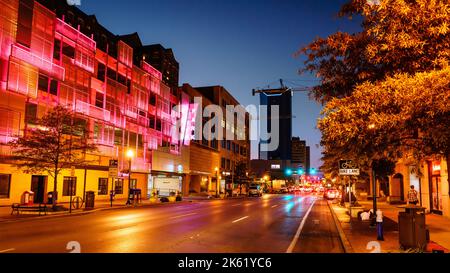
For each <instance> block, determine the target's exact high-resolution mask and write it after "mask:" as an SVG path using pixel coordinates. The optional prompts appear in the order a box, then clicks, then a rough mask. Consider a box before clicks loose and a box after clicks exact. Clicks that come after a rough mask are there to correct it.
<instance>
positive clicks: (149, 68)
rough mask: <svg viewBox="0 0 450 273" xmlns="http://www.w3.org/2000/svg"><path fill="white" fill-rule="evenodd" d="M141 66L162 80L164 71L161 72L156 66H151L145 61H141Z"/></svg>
mask: <svg viewBox="0 0 450 273" xmlns="http://www.w3.org/2000/svg"><path fill="white" fill-rule="evenodd" d="M141 68H142V69H143V70H144V71H145V72H147V73H149V74H150V75H151V76H152V77H155V78H157V79H158V80H162V73H161V72H159V71H158V70H157V69H156V68H154V67H153V66H151V65H150V64H148V63H146V62H145V61H142V62H141Z"/></svg>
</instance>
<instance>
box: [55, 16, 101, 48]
mask: <svg viewBox="0 0 450 273" xmlns="http://www.w3.org/2000/svg"><path fill="white" fill-rule="evenodd" d="M56 32H59V33H60V34H61V35H64V36H65V37H67V38H69V39H71V40H72V41H74V42H76V43H77V44H78V45H81V46H83V47H85V48H86V49H88V50H91V51H95V49H96V42H95V41H94V40H93V39H91V38H89V37H88V36H86V35H84V34H83V33H81V32H80V31H78V30H77V29H75V28H73V27H72V26H70V25H69V24H67V23H65V22H64V21H62V20H61V19H59V18H57V19H56Z"/></svg>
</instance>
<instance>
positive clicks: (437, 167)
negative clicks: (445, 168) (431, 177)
mask: <svg viewBox="0 0 450 273" xmlns="http://www.w3.org/2000/svg"><path fill="white" fill-rule="evenodd" d="M431 171H432V172H433V174H440V173H441V162H439V161H437V162H433V164H432V165H431Z"/></svg>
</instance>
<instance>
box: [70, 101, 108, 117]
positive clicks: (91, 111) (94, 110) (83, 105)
mask: <svg viewBox="0 0 450 273" xmlns="http://www.w3.org/2000/svg"><path fill="white" fill-rule="evenodd" d="M75 112H77V113H80V114H83V115H86V116H89V117H93V118H96V119H98V120H103V121H106V122H109V121H110V120H111V112H109V111H108V110H105V109H103V108H99V107H96V106H94V105H92V104H90V103H87V102H84V101H80V100H77V101H76V103H75Z"/></svg>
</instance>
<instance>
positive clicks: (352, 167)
mask: <svg viewBox="0 0 450 273" xmlns="http://www.w3.org/2000/svg"><path fill="white" fill-rule="evenodd" d="M359 173H360V171H359V166H358V164H357V163H355V162H353V160H339V175H345V176H356V175H359ZM344 185H345V183H344ZM348 201H349V213H350V219H351V218H352V181H351V179H349V182H348Z"/></svg>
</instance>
